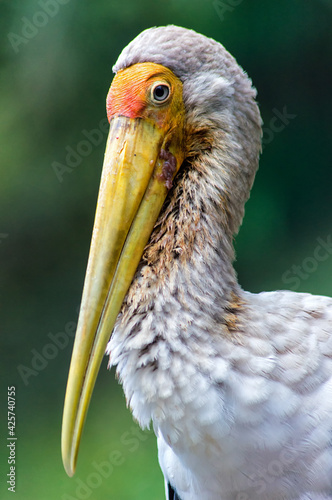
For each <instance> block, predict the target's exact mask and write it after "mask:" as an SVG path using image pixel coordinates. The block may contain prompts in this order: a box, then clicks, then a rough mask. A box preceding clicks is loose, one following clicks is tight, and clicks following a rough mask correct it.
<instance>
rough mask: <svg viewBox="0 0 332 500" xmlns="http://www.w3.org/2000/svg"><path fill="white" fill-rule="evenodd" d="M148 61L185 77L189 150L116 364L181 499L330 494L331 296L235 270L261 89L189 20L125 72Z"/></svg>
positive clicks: (286, 499) (125, 317)
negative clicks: (245, 286) (253, 285)
mask: <svg viewBox="0 0 332 500" xmlns="http://www.w3.org/2000/svg"><path fill="white" fill-rule="evenodd" d="M144 62H153V63H157V64H160V65H163V66H165V67H167V68H169V69H171V70H172V71H173V72H174V74H175V75H176V77H178V78H179V79H180V80H181V82H182V83H183V103H184V106H185V111H186V121H185V127H186V154H185V160H184V162H183V164H182V166H181V168H180V170H179V173H178V174H177V176H176V177H175V179H174V185H173V188H172V189H171V190H170V191H169V193H168V197H167V198H166V201H165V203H164V206H163V208H162V211H161V214H160V216H159V219H158V221H157V223H156V225H155V227H154V230H153V232H152V234H151V237H150V240H149V242H148V245H147V246H146V248H145V251H144V254H143V258H142V260H141V262H140V264H139V266H138V269H137V271H136V275H135V277H134V280H133V282H132V284H131V286H130V288H129V291H128V293H127V295H126V298H125V300H124V302H123V305H122V310H121V313H120V314H119V316H118V319H117V322H116V325H115V328H114V332H113V334H112V337H111V339H110V341H109V344H108V347H107V353H108V354H110V364H111V365H117V373H118V375H119V378H120V381H121V382H122V384H123V388H124V392H125V395H126V399H127V402H128V404H129V406H130V408H131V409H132V412H133V415H134V417H135V418H136V419H137V421H138V422H139V424H140V425H141V426H142V427H147V426H149V425H150V422H152V424H153V427H154V430H155V433H156V435H157V439H158V450H159V462H160V465H161V468H162V471H163V474H164V476H165V481H166V485H171V487H172V489H173V490H174V492H175V493H172V495H174V498H175V499H178V498H179V499H180V500H323V499H324V500H328V499H330V500H331V499H332V300H331V299H330V298H326V297H319V296H312V295H309V294H297V293H294V292H289V291H278V292H268V293H260V294H251V293H248V292H245V291H243V290H242V289H241V288H240V286H239V284H238V283H237V279H236V275H235V271H234V269H233V267H232V261H233V260H234V250H233V237H234V234H236V233H237V231H238V228H239V225H240V224H241V221H242V217H243V213H244V204H245V201H246V200H247V198H248V196H249V192H250V188H251V185H252V182H253V179H254V175H255V172H256V169H257V166H258V156H259V151H260V147H261V146H260V145H261V119H260V114H259V110H258V107H257V104H256V102H255V96H256V91H255V90H254V89H253V87H252V85H251V81H250V80H249V78H248V77H247V75H246V74H245V73H244V72H243V70H242V69H241V68H240V67H239V66H238V65H237V63H236V61H235V60H234V58H233V57H232V56H231V55H230V54H229V53H228V52H227V51H226V50H225V49H224V48H223V47H222V46H221V45H220V44H219V43H217V42H215V41H213V40H211V39H207V38H205V37H204V36H202V35H198V34H197V33H195V32H193V31H190V30H186V29H183V28H178V27H175V26H168V27H164V28H153V29H150V30H146V31H145V32H143V33H141V34H140V35H139V36H138V37H137V38H136V39H135V40H133V41H132V42H131V43H130V44H129V45H128V47H126V48H125V49H124V50H123V52H122V54H121V55H120V57H119V60H118V62H117V63H116V65H115V71H121V70H123V69H125V68H129V67H131V66H132V65H134V64H136V63H144ZM83 313H84V311H83ZM109 334H111V331H110V332H109ZM75 401H76V400H75ZM75 404H76V402H75ZM70 432H71V433H72V434H73V431H72V430H70ZM75 432H76V431H75ZM76 434H78V435H80V431H77V433H76ZM74 435H75V434H74ZM75 439H76V438H75ZM78 440H79V438H78ZM64 442H65V443H66V439H65V440H64ZM66 453H67V452H66ZM66 453H65V454H66ZM75 453H76V452H75ZM74 455H75V456H76V454H74V453H72V456H74ZM68 468H69V469H70V467H68ZM167 489H168V487H167ZM170 489H171V488H170ZM166 494H168V493H167V492H166ZM171 500H173V498H172V499H171Z"/></svg>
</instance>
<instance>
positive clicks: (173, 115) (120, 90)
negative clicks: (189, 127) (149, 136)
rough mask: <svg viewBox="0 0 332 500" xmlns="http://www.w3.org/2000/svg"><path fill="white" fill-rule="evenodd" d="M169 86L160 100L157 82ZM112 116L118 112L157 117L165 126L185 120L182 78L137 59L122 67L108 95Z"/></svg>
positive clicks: (151, 118) (120, 113)
mask: <svg viewBox="0 0 332 500" xmlns="http://www.w3.org/2000/svg"><path fill="white" fill-rule="evenodd" d="M159 84H160V85H166V86H168V87H169V97H168V99H167V100H165V102H160V103H159V102H156V101H155V100H154V98H153V89H154V87H155V86H156V85H159ZM106 109H107V116H108V120H109V121H110V120H111V119H112V117H113V116H115V115H122V116H126V117H128V118H145V119H150V120H153V121H154V123H155V124H156V125H157V126H159V127H161V128H168V129H169V127H170V128H172V127H174V126H177V124H180V123H183V122H184V105H183V101H182V82H181V81H180V80H179V78H177V77H176V76H175V75H174V73H173V72H172V71H171V70H170V69H168V68H166V67H165V66H162V65H161V64H155V63H137V64H134V65H133V66H130V67H129V68H125V69H123V70H120V71H118V73H117V74H116V75H115V77H114V79H113V82H112V85H111V87H110V90H109V93H108V95H107V99H106Z"/></svg>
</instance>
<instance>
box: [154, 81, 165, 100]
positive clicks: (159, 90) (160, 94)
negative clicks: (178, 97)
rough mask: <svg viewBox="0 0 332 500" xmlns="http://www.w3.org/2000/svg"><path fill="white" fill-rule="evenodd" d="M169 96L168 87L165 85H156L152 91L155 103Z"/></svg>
mask: <svg viewBox="0 0 332 500" xmlns="http://www.w3.org/2000/svg"><path fill="white" fill-rule="evenodd" d="M168 94H169V90H168V87H167V86H166V85H157V87H156V88H155V89H154V91H153V95H154V98H155V99H156V100H157V101H164V100H165V99H166V98H167V97H168Z"/></svg>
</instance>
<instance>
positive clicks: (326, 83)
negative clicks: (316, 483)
mask: <svg viewBox="0 0 332 500" xmlns="http://www.w3.org/2000/svg"><path fill="white" fill-rule="evenodd" d="M169 23H174V24H178V25H181V26H185V27H188V28H193V29H195V30H197V31H199V32H201V33H203V34H205V35H207V36H210V37H213V38H215V39H216V40H218V41H220V42H222V43H223V44H224V45H225V46H226V48H227V49H228V50H229V51H230V52H231V53H232V54H233V55H234V56H235V57H236V59H237V60H238V62H239V63H240V64H241V65H242V66H243V67H244V68H245V70H246V71H247V72H248V74H249V75H250V77H251V78H252V80H253V82H254V84H255V86H256V88H257V89H258V100H259V104H260V107H261V112H262V116H263V119H264V123H265V125H264V127H265V136H264V152H263V155H262V158H261V162H260V170H259V172H258V175H257V179H256V182H255V185H254V188H253V191H252V196H251V199H250V201H249V202H248V204H247V208H246V217H245V221H244V225H243V227H242V229H241V231H240V234H239V237H238V238H237V240H236V249H237V262H236V264H235V265H236V269H237V271H238V274H239V281H240V283H241V285H242V286H243V287H244V288H246V289H248V290H250V291H254V292H256V291H260V290H263V289H265V290H273V289H283V288H292V289H294V290H297V291H309V292H312V293H319V294H325V295H330V296H331V295H332V282H331V275H332V257H331V253H332V248H331V246H328V244H329V243H331V234H332V226H331V222H332V203H331V192H332V168H331V167H332V165H331V163H332V162H331V132H332V125H331V124H332V119H331V117H332V109H331V89H332V78H331V73H332V69H331V62H332V29H331V26H332V2H331V1H330V0H307V1H306V2H303V0H291V1H290V0H279V1H278V2H276V1H275V0H265V1H264V2H249V0H242V1H241V0H224V1H221V0H220V1H218V2H213V1H212V0H211V1H208V0H205V1H202V0H165V1H164V2H156V1H152V0H141V1H139V2H137V1H135V0H123V1H122V2H116V1H114V0H113V1H112V0H107V1H106V0H101V1H99V2H86V1H78V0H61V1H60V0H49V1H47V0H40V1H35V0H32V1H30V2H23V1H18V0H10V1H9V0H8V1H4V0H2V1H1V2H0V26H1V31H0V33H1V45H0V64H1V70H0V89H1V92H0V110H1V111H0V130H1V182H0V258H1V302H0V307H1V344H2V347H1V378H0V380H1V394H0V395H1V405H2V406H1V408H2V410H3V411H2V413H1V415H2V416H1V423H0V425H1V429H0V430H1V463H0V467H1V470H0V478H1V479H0V482H1V492H0V497H1V498H7V497H8V498H10V495H11V493H9V492H8V491H7V486H8V485H6V484H5V483H6V474H7V472H8V464H7V456H8V449H7V448H6V437H7V430H6V429H7V423H6V421H7V419H6V401H7V386H12V385H15V386H16V398H17V403H16V404H17V408H16V415H17V434H16V435H17V438H18V440H17V448H16V453H17V455H16V459H17V461H16V466H17V476H16V478H17V483H16V496H15V498H16V499H17V500H21V499H24V500H32V499H34V500H39V499H44V498H47V499H49V500H53V499H57V500H58V499H61V500H73V499H91V500H94V499H106V498H107V499H123V500H127V499H144V500H150V499H151V500H157V499H162V498H163V495H164V493H163V479H162V475H161V473H160V471H159V467H158V461H157V452H156V445H155V438H154V436H153V433H152V432H150V433H143V432H142V431H140V430H139V429H138V427H137V426H136V424H135V423H134V422H133V421H132V417H131V415H130V412H129V411H128V410H127V409H126V406H125V401H124V397H123V394H122V389H121V387H120V386H119V385H118V384H117V382H116V380H115V378H114V373H113V372H111V373H110V372H108V371H107V370H106V359H105V362H104V366H103V368H102V370H101V373H100V376H99V379H98V381H97V387H96V390H95V393H94V397H93V400H92V404H91V407H90V411H89V415H88V419H87V423H86V427H85V432H84V435H83V441H82V445H81V450H80V455H79V460H78V468H77V472H76V475H75V476H74V478H72V479H69V478H68V477H67V476H66V474H65V472H64V470H63V467H62V464H61V458H60V428H61V418H62V406H63V398H64V391H65V385H66V377H67V373H68V366H69V360H70V354H71V346H72V342H73V338H72V330H73V327H74V326H75V322H76V320H77V308H78V305H79V303H80V298H81V291H82V285H83V279H84V274H85V267H86V262H87V256H88V250H89V243H90V236H91V229H92V224H93V218H94V209H95V204H96V198H97V192H98V186H99V178H100V172H101V166H102V161H103V152H104V145H105V139H106V134H105V133H102V134H103V138H102V141H101V143H100V144H99V145H95V146H94V145H92V146H91V144H90V146H88V147H87V148H86V149H85V152H84V151H83V149H84V148H83V149H82V151H83V153H82V154H81V155H80V161H76V162H77V163H79V164H77V166H76V167H72V168H71V169H68V170H67V171H65V172H63V173H62V175H60V176H59V174H58V175H56V172H55V169H54V165H55V163H54V162H57V164H56V165H58V164H62V165H64V164H65V163H66V161H65V159H66V154H67V152H68V149H66V148H69V150H70V148H72V149H73V150H74V151H76V150H77V148H82V142H81V141H82V140H85V139H86V134H89V133H91V131H92V130H93V129H98V127H99V126H100V122H101V120H103V119H104V118H105V97H106V94H107V91H108V88H109V85H110V83H111V80H112V71H111V68H112V65H113V64H114V62H115V61H116V59H117V56H118V54H119V52H120V51H121V49H122V48H123V47H124V46H125V45H126V44H127V43H128V42H129V41H130V40H131V39H132V38H133V37H134V36H136V35H137V34H138V33H139V32H140V31H141V30H143V29H145V28H147V27H150V26H155V25H165V24H169ZM174 43H176V40H174ZM285 110H286V111H285ZM285 112H286V113H287V114H288V115H292V117H288V118H286V119H285ZM280 114H281V115H282V114H283V116H284V123H282V121H281V120H280ZM278 116H279V118H278ZM84 131H85V132H84ZM57 169H58V167H57ZM60 180H61V182H60ZM322 242H323V243H322ZM324 242H325V246H327V249H325V250H322V248H323V249H324ZM318 247H320V250H317V248H318ZM329 251H330V253H329ZM317 252H320V253H319V255H324V256H325V257H326V258H324V259H323V258H322V259H321V260H317V258H316V257H315V255H318V253H317ZM294 266H297V267H294ZM55 339H57V342H58V346H57V345H56V341H55ZM42 353H44V354H46V356H47V357H48V359H46V358H45V356H43V354H42Z"/></svg>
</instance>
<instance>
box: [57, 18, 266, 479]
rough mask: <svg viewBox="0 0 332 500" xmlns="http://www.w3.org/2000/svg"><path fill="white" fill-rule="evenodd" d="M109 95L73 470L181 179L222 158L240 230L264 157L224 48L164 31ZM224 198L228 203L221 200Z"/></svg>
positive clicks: (77, 348)
mask: <svg viewBox="0 0 332 500" xmlns="http://www.w3.org/2000/svg"><path fill="white" fill-rule="evenodd" d="M114 71H115V72H116V75H115V77H114V80H113V82H112V85H111V88H110V90H109V93H108V96H107V115H108V119H109V121H110V131H109V136H108V139H107V146H106V152H105V159H104V166H103V172H102V178H101V185H100V191H99V197H98V204H97V210H96V216H95V223H94V229H93V235H92V242H91V248H90V255H89V262H88V268H87V273H86V278H85V283H84V290H83V298H82V304H81V309H80V315H79V320H78V326H77V333H76V338H75V344H74V349H73V355H72V360H71V366H70V372H69V377H68V384H67V392H66V399H65V408H64V416H63V432H62V455H63V461H64V465H65V468H66V471H67V473H68V474H69V475H70V476H71V475H72V474H73V473H74V471H75V465H76V459H77V453H78V447H79V443H80V439H81V433H82V429H83V424H84V420H85V417H86V412H87V408H88V405H89V402H90V398H91V395H92V391H93V387H94V384H95V380H96V377H97V374H98V370H99V368H100V364H101V361H102V357H103V355H104V352H105V347H106V344H107V342H108V340H109V338H110V335H111V334H112V330H113V327H114V324H115V321H116V318H117V316H118V313H119V311H120V309H121V305H122V302H123V300H124V298H125V295H126V293H127V291H128V289H129V287H130V284H131V282H132V279H133V277H134V274H135V271H136V269H137V267H138V265H139V262H140V259H141V257H142V254H143V251H144V247H145V246H146V244H147V243H148V241H149V238H150V235H151V233H152V231H153V228H154V225H155V223H156V221H157V219H158V216H159V213H160V211H161V208H162V206H163V204H164V202H165V199H166V197H167V194H168V193H169V191H170V190H171V189H172V186H173V182H176V179H175V177H176V175H177V174H178V175H181V169H183V168H186V165H187V166H188V164H190V158H192V157H193V156H195V157H199V155H200V154H202V150H204V154H205V155H207V156H209V155H213V154H216V153H215V152H216V151H217V152H218V158H220V168H219V166H218V168H217V169H216V170H215V171H214V172H213V175H212V174H211V182H212V183H215V184H216V185H218V186H219V187H220V199H223V200H224V203H226V205H227V206H226V205H225V206H224V207H221V209H222V210H223V211H224V212H225V214H226V215H225V221H224V225H225V230H226V228H227V231H228V232H229V234H230V235H232V234H234V232H236V231H237V229H238V227H239V224H240V222H241V220H242V217H243V210H244V208H243V207H244V203H245V201H246V199H247V198H248V196H249V191H250V188H251V185H252V182H253V178H254V174H255V172H256V169H257V165H258V155H259V150H260V136H261V128H260V115H259V111H258V107H257V105H256V103H255V96H256V92H255V90H254V89H253V88H252V85H251V81H250V80H249V78H248V77H247V75H246V74H245V73H244V71H243V70H242V69H241V68H240V67H239V66H238V64H237V63H236V61H235V59H234V58H233V57H232V56H231V55H230V54H229V53H228V52H227V51H226V50H225V49H224V47H223V46H222V45H220V44H219V43H217V42H215V41H214V40H212V39H209V38H206V37H204V36H202V35H199V34H197V33H195V32H194V31H191V30H187V29H184V28H179V27H176V26H167V27H161V28H152V29H149V30H146V31H144V32H143V33H141V34H140V35H139V36H138V37H137V38H135V39H134V40H133V41H132V42H131V43H130V44H129V45H128V46H127V47H126V48H125V49H124V50H123V51H122V53H121V54H120V57H119V59H118V61H117V63H116V64H115V66H114ZM225 200H226V201H225Z"/></svg>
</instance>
